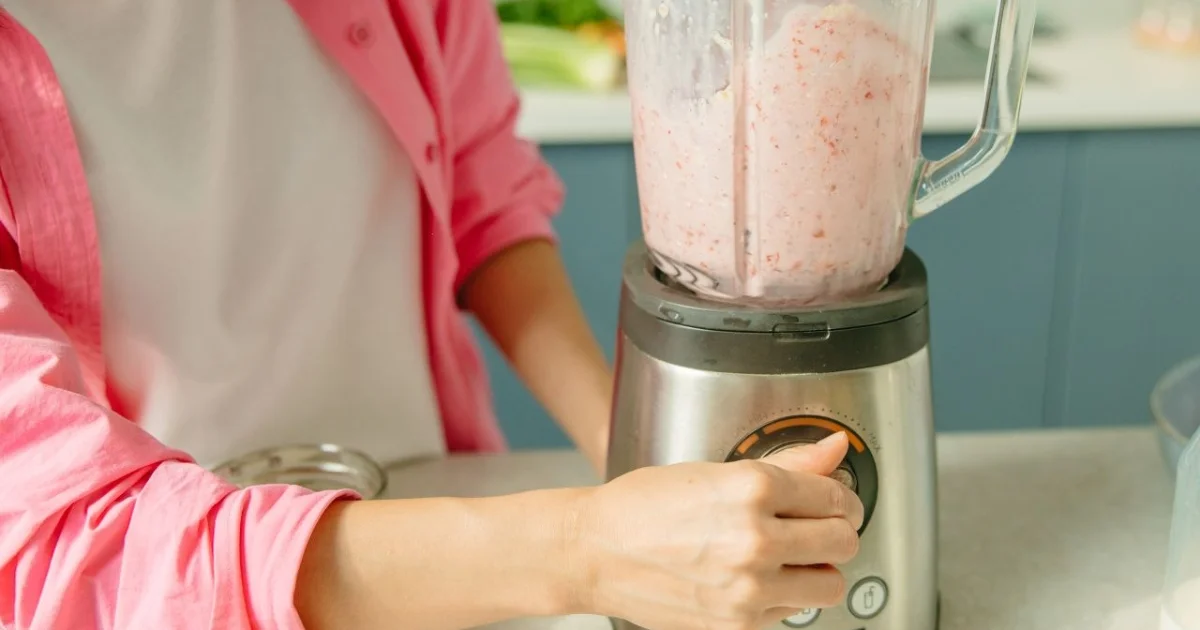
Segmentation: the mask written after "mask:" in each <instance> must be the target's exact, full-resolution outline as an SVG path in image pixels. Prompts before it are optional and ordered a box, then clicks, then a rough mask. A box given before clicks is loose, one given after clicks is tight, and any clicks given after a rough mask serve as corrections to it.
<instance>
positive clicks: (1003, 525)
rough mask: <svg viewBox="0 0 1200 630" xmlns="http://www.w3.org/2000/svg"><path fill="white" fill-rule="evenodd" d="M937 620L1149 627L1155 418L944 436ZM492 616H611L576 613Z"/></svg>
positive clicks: (587, 624)
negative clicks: (1135, 423) (1149, 423)
mask: <svg viewBox="0 0 1200 630" xmlns="http://www.w3.org/2000/svg"><path fill="white" fill-rule="evenodd" d="M938 457H939V461H938V470H939V476H938V483H939V496H940V501H941V504H940V506H939V507H940V512H941V523H940V537H941V545H940V571H941V576H940V577H941V585H942V599H943V602H942V623H941V628H940V630H1153V629H1154V628H1157V624H1158V593H1159V590H1160V588H1161V585H1162V579H1163V568H1164V564H1165V558H1166V543H1167V537H1168V535H1169V529H1170V510H1171V499H1172V490H1171V483H1170V479H1169V477H1168V475H1167V473H1166V468H1165V466H1164V465H1163V462H1162V459H1161V457H1160V456H1159V453H1158V450H1157V446H1156V444H1155V441H1154V434H1153V433H1152V432H1151V431H1150V430H1149V429H1141V428H1137V429H1088V430H1055V431H1048V430H1047V431H1023V432H1012V433H987V434H982V433H963V434H949V435H942V436H940V437H939V438H938ZM595 482H596V478H595V476H594V474H593V473H592V472H591V470H590V469H589V467H588V466H587V464H586V463H585V461H584V460H583V458H582V457H580V456H579V455H578V454H576V453H574V452H569V451H548V452H521V453H513V454H507V455H494V456H468V457H453V458H450V459H447V460H439V461H428V462H423V463H418V464H414V465H410V466H408V467H405V468H402V469H400V470H397V471H393V472H392V474H391V478H390V482H389V483H390V487H389V495H390V496H394V497H416V496H431V495H442V496H447V495H451V496H483V495H496V494H506V493H511V492H519V491H524V490H531V489H535V488H545V487H564V486H574V485H588V484H593V483H595ZM491 630H609V625H608V622H607V620H605V619H604V618H600V617H589V616H578V617H565V618H553V619H532V620H517V621H512V622H509V623H505V624H500V625H497V626H493V627H491Z"/></svg>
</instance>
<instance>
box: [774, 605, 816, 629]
mask: <svg viewBox="0 0 1200 630" xmlns="http://www.w3.org/2000/svg"><path fill="white" fill-rule="evenodd" d="M820 616H821V609H820V608H805V609H804V610H801V611H800V612H798V613H796V614H794V615H792V616H791V617H788V618H787V619H784V620H783V625H785V626H787V627H789V628H807V627H809V626H811V625H813V624H814V623H816V622H817V617H820Z"/></svg>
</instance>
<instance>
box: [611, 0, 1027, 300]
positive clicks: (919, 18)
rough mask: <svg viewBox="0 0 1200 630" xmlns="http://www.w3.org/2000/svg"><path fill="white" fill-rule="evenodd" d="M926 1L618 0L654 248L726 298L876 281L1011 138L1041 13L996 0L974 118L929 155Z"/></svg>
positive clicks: (701, 286) (831, 291) (677, 275)
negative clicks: (936, 156) (929, 217)
mask: <svg viewBox="0 0 1200 630" xmlns="http://www.w3.org/2000/svg"><path fill="white" fill-rule="evenodd" d="M933 15H934V3H933V1H932V0H832V1H830V0H626V2H625V30H626V44H627V54H628V70H629V73H628V81H629V92H630V96H631V98H632V105H633V130H634V157H635V161H636V165H637V182H638V193H639V197H640V201H641V213H642V228H643V234H644V237H645V240H646V245H647V247H648V249H649V250H650V252H651V256H652V257H653V259H654V261H655V264H656V265H657V266H658V267H659V269H660V270H661V271H662V272H663V273H664V274H666V275H667V276H669V277H671V278H673V279H674V280H675V281H676V282H678V283H680V284H683V285H684V286H686V287H688V288H690V289H692V290H694V291H695V292H697V293H699V294H701V295H704V296H707V297H711V298H715V299H718V300H731V301H738V302H743V303H762V304H797V305H800V304H812V303H817V302H821V301H828V300H835V299H842V298H850V297H855V296H858V295H861V294H865V293H869V292H871V291H874V290H876V289H878V288H879V287H880V286H881V285H882V284H883V283H884V282H885V280H886V278H887V276H888V274H889V273H890V272H891V270H892V269H893V268H894V267H895V265H896V264H897V263H898V262H899V260H900V256H901V254H902V253H903V250H904V238H905V233H906V231H907V228H908V223H909V221H910V220H911V219H912V218H915V217H919V216H923V215H924V214H927V213H929V212H931V211H932V210H933V209H935V208H937V207H938V206H940V205H941V204H943V203H945V202H946V201H948V200H950V199H952V198H953V197H955V196H957V195H959V194H961V193H962V192H964V191H965V190H967V189H969V188H971V187H972V186H974V185H975V184H977V183H978V182H980V181H982V180H983V179H984V178H986V177H987V176H988V175H989V174H990V173H991V172H992V171H993V170H994V169H995V168H996V167H997V166H998V165H999V163H1000V162H1001V161H1002V160H1003V159H1004V156H1005V155H1006V154H1007V152H1008V148H1009V147H1010V146H1011V143H1012V138H1013V134H1014V133H1015V128H1016V119H1017V113H1018V109H1019V106H1020V100H1021V91H1022V87H1023V84H1024V80H1025V73H1026V61H1027V56H1028V48H1029V42H1030V39H1031V37H1032V32H1033V24H1034V7H1033V2H1032V0H1001V2H1000V5H999V12H998V20H997V24H996V29H995V32H994V36H993V42H992V54H991V60H990V62H989V70H988V76H987V94H986V99H985V107H984V114H983V119H982V121H981V122H980V125H979V127H978V129H977V130H976V132H975V134H974V135H973V136H972V138H971V141H970V142H969V143H968V144H967V145H966V146H964V147H962V148H961V149H959V150H958V151H957V152H955V153H954V154H952V155H950V156H948V157H947V158H945V159H943V160H940V161H936V162H927V161H925V160H924V159H922V158H921V154H920V142H921V127H922V121H923V115H924V102H925V90H926V85H927V83H928V69H929V58H930V52H931V40H932V33H933Z"/></svg>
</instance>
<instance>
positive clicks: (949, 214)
mask: <svg viewBox="0 0 1200 630" xmlns="http://www.w3.org/2000/svg"><path fill="white" fill-rule="evenodd" d="M964 141H965V138H959V137H947V136H934V137H927V138H926V139H925V154H926V155H927V156H929V157H937V156H942V155H945V154H947V153H949V152H950V151H952V150H954V149H955V148H957V147H958V146H960V145H961V144H962V143H963V142H964ZM1067 142H1068V138H1067V136H1065V135H1061V134H1024V135H1018V136H1017V141H1016V144H1015V146H1014V147H1013V149H1012V152H1011V153H1010V154H1009V156H1008V159H1007V160H1005V162H1004V163H1003V164H1002V165H1001V166H1000V168H999V169H998V170H997V171H996V172H995V174H994V175H992V176H991V177H990V178H989V179H987V180H986V181H984V182H983V183H982V184H980V185H979V186H978V187H976V188H974V189H972V190H971V191H969V192H967V193H966V194H964V195H963V196H961V197H959V198H958V199H955V200H954V201H952V202H950V203H949V204H947V205H946V206H945V207H943V208H940V209H939V210H937V211H936V212H934V213H933V214H931V215H930V216H928V217H926V218H924V219H921V220H919V221H917V222H916V223H914V224H913V226H912V228H911V229H910V232H909V239H908V243H909V246H910V247H912V249H913V250H914V251H916V252H917V254H919V255H920V256H921V258H922V259H923V260H924V261H925V265H926V266H927V267H928V270H929V291H930V321H931V327H932V329H931V331H932V341H931V346H932V349H931V351H932V358H933V394H934V413H935V419H936V423H937V427H938V429H939V430H957V429H1011V428H1028V427H1035V426H1040V425H1042V424H1043V417H1044V414H1043V405H1044V396H1045V382H1046V357H1047V354H1048V352H1049V343H1050V313H1051V305H1052V303H1053V296H1054V269H1055V263H1056V255H1055V250H1056V248H1057V246H1058V236H1059V234H1058V231H1059V222H1060V217H1061V214H1062V212H1061V211H1062V204H1063V192H1064V183H1063V182H1064V180H1063V177H1064V173H1065V171H1066V161H1067Z"/></svg>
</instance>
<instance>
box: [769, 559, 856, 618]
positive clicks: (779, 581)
mask: <svg viewBox="0 0 1200 630" xmlns="http://www.w3.org/2000/svg"><path fill="white" fill-rule="evenodd" d="M767 588H768V598H767V599H768V604H767V606H768V609H772V608H786V609H788V610H799V609H802V608H833V607H835V606H840V605H842V600H843V599H845V597H846V578H844V577H842V572H841V571H838V570H837V569H835V568H833V567H831V566H817V567H783V568H781V569H780V570H779V572H778V573H776V574H775V576H774V578H773V579H772V580H771V581H770V582H769V584H768V587H767Z"/></svg>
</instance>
